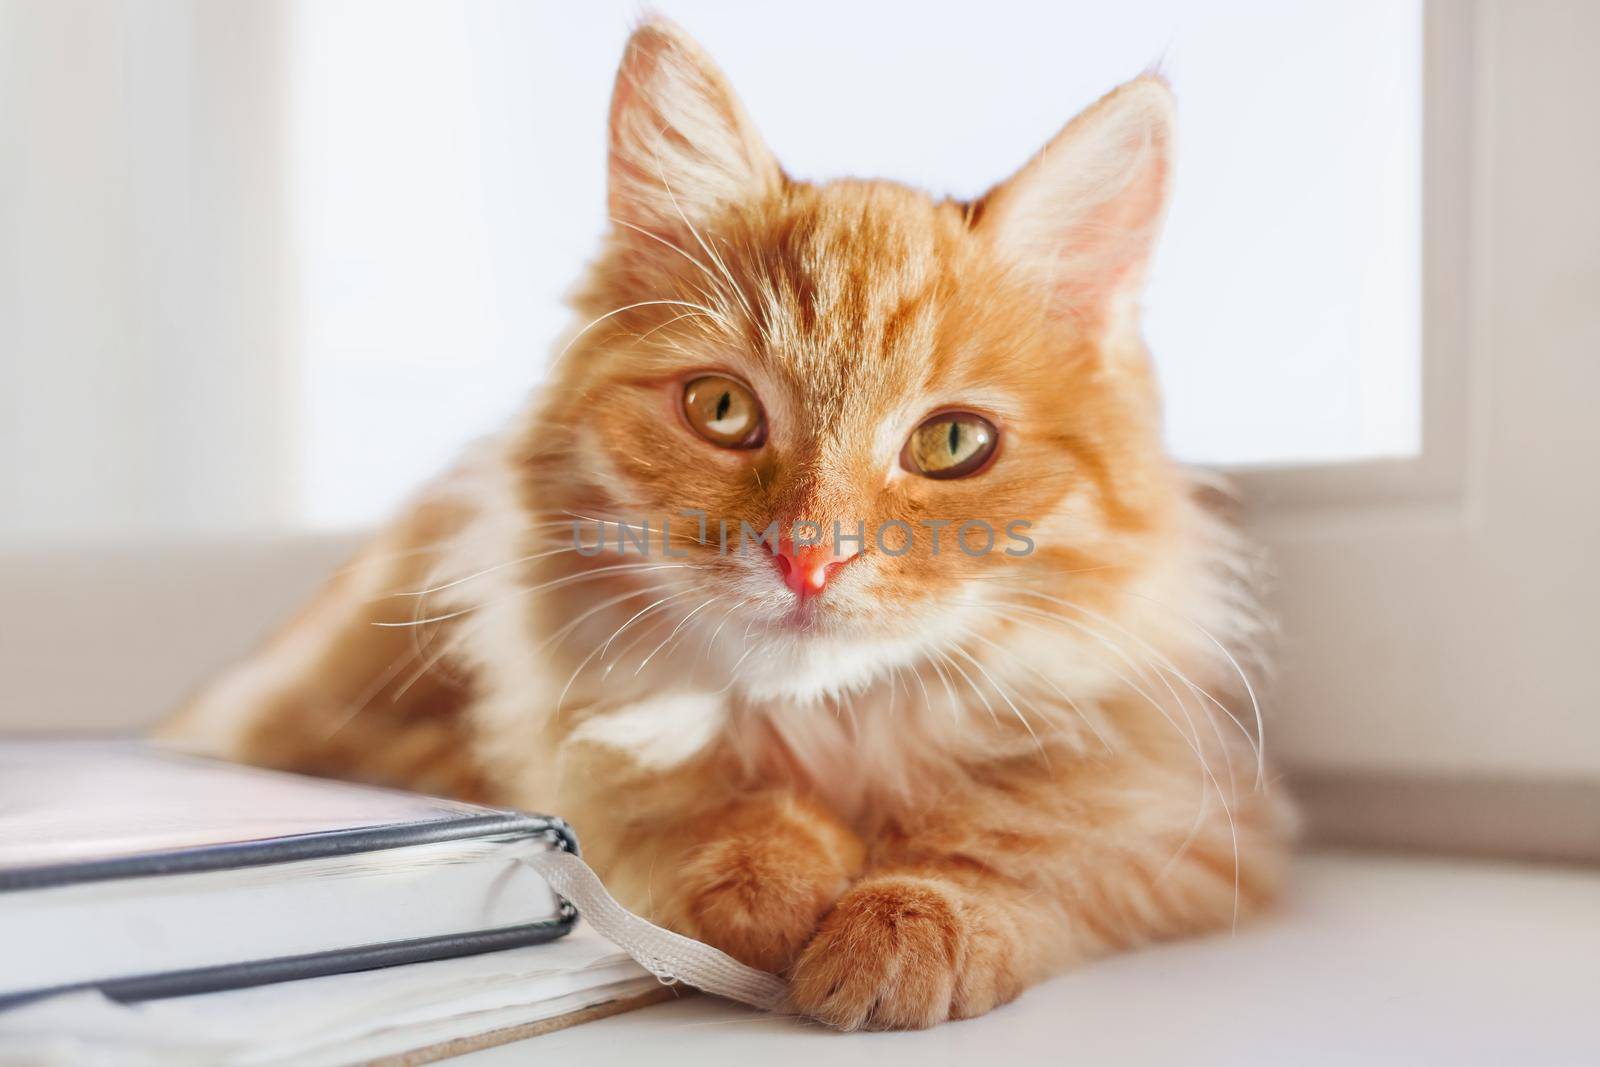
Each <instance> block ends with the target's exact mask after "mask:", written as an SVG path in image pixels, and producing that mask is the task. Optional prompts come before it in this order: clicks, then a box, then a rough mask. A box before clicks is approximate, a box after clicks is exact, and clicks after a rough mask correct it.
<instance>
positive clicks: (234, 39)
mask: <svg viewBox="0 0 1600 1067" xmlns="http://www.w3.org/2000/svg"><path fill="white" fill-rule="evenodd" d="M283 10H284V9H282V8H279V7H276V6H274V5H271V4H259V5H253V4H241V5H216V4H209V3H206V2H204V0H178V2H170V3H159V4H148V3H136V2H131V0H129V2H107V0H90V2H85V0H0V543H3V542H5V541H13V542H15V541H30V542H38V541H41V540H56V539H60V538H63V537H65V538H69V539H74V538H92V537H96V536H101V537H103V536H106V535H112V536H129V535H139V534H151V535H154V534H157V533H161V534H168V535H170V533H171V532H172V531H174V530H185V531H190V532H205V531H208V530H223V529H241V528H267V527H268V526H269V525H270V524H271V523H272V522H273V521H274V520H276V519H277V518H279V517H280V516H281V515H282V513H283V510H284V505H285V501H286V500H287V498H288V495H289V494H288V487H287V485H286V478H287V476H288V474H289V473H290V472H289V469H288V462H287V457H286V456H285V455H284V453H283V449H282V447H281V442H282V441H283V439H284V437H285V432H286V431H285V427H284V411H285V408H286V403H285V400H286V398H287V396H288V390H287V388H286V384H287V383H286V381H285V377H284V376H285V368H286V366H287V361H286V360H285V353H286V352H288V351H289V350H290V347H291V344H292V341H291V339H290V337H289V336H288V330H289V324H290V319H289V315H288V309H287V305H286V301H287V298H288V296H289V293H290V288H291V280H290V278H289V277H288V275H287V273H286V264H287V258H286V255H285V249H284V245H283V237H284V234H285V226H286V223H287V215H286V213H285V196H284V188H283V180H282V179H283V176H284V161H283V155H282V151H283V146H284V133H285V130H284V126H283V120H284V101H283V99H282V92H281V77H282V72H283V62H282V54H283V43H284V42H283V19H282V15H283Z"/></svg>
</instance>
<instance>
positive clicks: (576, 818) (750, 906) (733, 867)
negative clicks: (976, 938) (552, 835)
mask: <svg viewBox="0 0 1600 1067" xmlns="http://www.w3.org/2000/svg"><path fill="white" fill-rule="evenodd" d="M582 777H583V778H584V779H585V780H587V781H588V782H591V783H595V782H609V783H611V785H610V787H609V788H607V789H606V790H604V791H603V793H599V792H596V793H592V794H590V795H589V796H586V797H583V798H582V799H579V798H578V797H577V796H569V798H568V803H567V807H566V808H564V809H563V810H570V811H571V812H572V818H573V822H574V824H575V825H576V826H577V827H578V828H579V833H580V834H581V835H583V839H584V841H585V856H586V857H587V858H588V859H589V861H590V863H591V864H593V865H594V867H595V869H596V870H597V871H598V872H599V873H600V876H601V877H602V878H603V879H604V880H605V883H606V886H607V888H609V889H610V890H611V892H612V893H613V894H614V895H615V896H616V897H617V898H618V899H619V900H621V901H622V902H623V903H624V904H625V905H627V906H628V907H630V908H632V909H634V910H635V911H638V912H640V913H641V914H644V915H647V916H648V917H649V918H651V919H652V920H653V921H655V922H658V923H661V924H662V925H664V926H667V927H669V928H670V929H673V930H676V931H678V932H679V933H682V934H686V935H688V936H690V937H694V938H698V939H699V940H702V941H705V942H707V943H709V944H712V945H715V946H716V947H717V948H720V949H722V950H723V951H724V952H727V953H728V954H729V955H731V956H733V957H735V958H736V959H739V960H741V961H743V962H745V963H748V964H750V965H751V966H754V967H759V968H761V969H763V970H767V971H772V972H774V973H782V972H783V971H785V970H786V969H787V968H788V967H789V966H790V965H791V964H792V963H793V962H794V958H795V956H796V955H797V954H798V953H799V951H800V949H801V948H803V947H804V946H805V944H806V942H807V941H809V940H810V939H811V936H812V934H813V933H814V932H815V931H816V928H817V922H818V920H820V919H821V918H822V916H823V915H824V914H825V913H826V912H827V911H828V909H829V908H830V907H832V905H833V903H834V901H835V900H837V899H838V898H839V896H840V894H842V893H843V892H844V891H845V890H846V889H847V888H849V886H850V884H851V882H852V881H854V879H855V878H856V877H858V876H859V875H860V873H861V870H862V867H863V862H864V859H865V855H866V849H865V846H864V845H863V844H862V841H861V839H860V838H859V837H858V836H857V835H856V834H855V833H854V832H853V831H852V830H850V829H849V828H848V827H847V826H845V825H844V823H842V822H841V821H840V820H839V819H838V818H837V817H835V816H834V815H833V814H832V813H831V812H829V811H828V810H826V809H825V808H823V807H822V806H821V805H820V804H817V803H816V802H814V801H812V800H810V799H808V798H807V797H805V796H803V795H800V794H797V793H795V792H792V791H789V790H786V789H782V788H777V787H767V788H761V787H755V786H752V787H750V788H748V789H743V790H741V789H738V788H734V787H729V786H723V785H721V784H720V783H722V782H727V781H729V780H730V779H729V778H728V777H725V776H723V775H722V774H720V773H715V772H711V771H707V770H706V768H705V767H704V766H695V767H692V768H687V769H685V770H683V771H680V772H678V773H675V774H665V775H661V776H658V777H654V778H648V777H646V776H643V775H640V774H639V773H638V772H637V771H634V772H633V773H630V774H623V773H620V772H619V771H618V770H617V769H616V768H615V767H612V768H608V769H601V768H599V767H594V766H592V765H591V766H588V767H586V768H585V769H584V771H583V773H582Z"/></svg>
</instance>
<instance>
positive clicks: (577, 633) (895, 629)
mask: <svg viewBox="0 0 1600 1067" xmlns="http://www.w3.org/2000/svg"><path fill="white" fill-rule="evenodd" d="M1172 123H1173V107H1172V99H1171V95H1170V92H1169V90H1168V88H1167V86H1166V85H1165V84H1164V83H1163V82H1162V81H1161V80H1160V79H1159V78H1156V77H1153V76H1146V77H1141V78H1139V79H1137V80H1135V81H1132V82H1130V83H1128V84H1126V85H1123V86H1122V87H1120V88H1118V89H1116V90H1115V91H1113V92H1111V93H1110V94H1108V95H1107V96H1105V97H1104V98H1103V99H1101V100H1100V101H1099V102H1097V103H1096V104H1094V105H1093V106H1091V107H1090V108H1089V109H1088V110H1086V111H1085V112H1083V113H1082V114H1081V115H1079V116H1078V117H1077V118H1076V119H1074V120H1073V121H1072V122H1071V123H1070V124H1069V125H1068V126H1067V127H1066V128H1065V129H1064V130H1063V131H1062V132H1061V133H1060V134H1059V135H1058V136H1057V137H1056V138H1055V139H1054V140H1053V141H1051V142H1050V143H1049V144H1048V145H1047V146H1046V147H1045V149H1044V150H1043V151H1041V152H1040V153H1039V154H1038V155H1037V156H1036V157H1034V158H1033V159H1032V160H1031V161H1029V162H1028V163H1027V164H1026V165H1025V166H1024V167H1023V168H1022V169H1021V170H1020V171H1018V172H1017V173H1016V174H1015V175H1013V176H1012V177H1011V178H1009V179H1007V180H1006V181H1004V182H1002V183H1001V184H999V185H997V186H995V187H994V188H993V189H992V190H991V191H990V192H989V193H987V194H986V195H984V196H983V197H981V198H980V199H978V200H975V201H972V202H967V203H962V202H955V201H948V200H945V201H938V200H933V199H931V198H929V197H927V196H925V195H923V194H921V193H918V192H915V191H913V190H911V189H907V188H904V187H902V186H899V185H895V184H891V183H887V182H876V181H837V182H830V183H826V184H820V185H815V184H810V183H806V182H801V181H796V180H794V179H792V178H790V177H788V176H787V175H786V174H784V172H783V171H782V169H780V167H779V165H778V163H777V161H776V160H775V159H774V158H773V156H772V155H771V153H770V152H769V151H768V149H767V148H766V147H765V146H764V145H763V143H762V141H761V139H760V137H759V136H758V135H757V134H756V131H755V129H754V128H753V127H752V125H751V123H750V121H749V119H748V118H747V117H746V115H745V113H744V111H743V110H742V108H741V107H740V105H739V103H738V101H737V100H736V99H735V97H734V95H733V93H732V91H731V90H730V88H729V86H728V85H727V83H726V82H725V81H724V79H723V77H722V76H721V74H720V73H719V72H718V71H717V69H716V68H715V67H714V66H713V65H712V64H711V63H710V61H709V60H708V59H707V58H706V56H705V55H703V54H702V53H701V51H700V50H699V49H698V47H697V46H696V45H695V44H694V43H693V42H692V41H691V40H689V39H688V38H687V37H686V36H685V35H684V34H683V33H682V32H681V31H679V30H677V29H676V28H675V27H673V26H671V25H670V24H667V23H664V22H661V21H650V22H647V23H645V24H644V25H642V26H641V27H640V28H638V29H637V30H636V31H635V33H634V34H633V36H632V38H631V40H630V41H629V43H628V46H627V49H626V52H625V54H624V56H623V59H622V63H621V69H620V70H619V72H618V75H617V81H616V89H615V93H614V96H613V99H612V104H611V115H610V141H609V166H610V171H609V175H610V177H609V209H610V215H611V221H612V226H611V229H610V232H609V234H608V235H607V237H606V239H605V242H604V245H603V247H602V249H601V252H600V255H599V257H598V259H597V260H596V261H595V263H594V264H593V266H592V267H591V269H590V270H589V272H588V274H587V275H586V278H585V280H584V283H583V285H582V287H581V289H580V291H579V292H578V294H577V296H576V298H575V304H576V307H577V309H578V311H579V312H580V314H581V319H580V322H581V323H583V324H584V325H583V326H582V328H581V329H578V330H576V331H575V332H574V333H573V334H572V335H571V338H570V342H569V343H568V344H567V345H566V347H565V348H564V349H563V350H562V351H561V352H560V353H559V355H558V356H557V359H556V363H555V366H554V369H553V370H552V372H551V375H550V381H549V385H548V386H547V387H546V388H545V389H543V390H542V391H541V392H540V393H539V395H538V396H537V397H535V398H534V399H533V400H532V402H531V403H530V404H529V405H528V406H527V408H526V409H525V411H524V412H523V413H522V414H521V415H520V416H519V417H518V418H517V419H515V420H514V421H513V423H512V424H511V425H510V426H508V427H507V428H506V429H505V430H504V432H502V433H501V434H499V435H498V436H496V437H493V438H491V439H489V440H488V441H486V442H484V443H482V444H481V445H480V446H478V447H476V448H475V449H474V450H473V451H472V452H471V453H470V454H469V455H468V456H467V457H466V458H465V459H464V460H463V461H462V463H461V464H460V465H459V467H458V468H457V469H456V470H455V471H454V472H452V473H451V474H449V475H448V476H446V477H444V478H443V479H441V480H440V481H439V482H438V483H437V484H435V485H433V486H431V487H430V488H428V489H427V490H425V491H424V492H423V493H422V494H421V496H420V497H419V498H418V499H417V500H416V502H415V503H414V505H413V506H412V507H411V508H410V510H409V511H408V512H407V513H406V514H404V515H403V516H401V517H400V518H399V519H398V520H396V521H395V522H394V523H393V525H391V526H390V527H389V528H388V529H386V530H385V531H384V532H383V533H381V534H380V535H379V536H378V537H377V539H376V540H375V541H374V542H373V543H372V545H371V546H370V547H369V548H368V549H367V550H366V551H364V552H363V553H362V554H361V555H360V556H359V557H358V558H357V559H356V560H355V561H354V562H353V563H352V564H350V565H349V567H347V568H346V569H345V570H344V571H342V572H341V573H340V574H339V575H337V576H336V577H335V578H334V579H333V580H332V582H331V583H330V584H329V585H328V587H327V588H326V589H325V590H324V591H323V593H322V594H321V595H320V596H319V597H318V598H317V599H316V600H315V601H314V602H313V603H312V604H311V605H310V606H309V607H308V608H307V609H306V610H305V611H304V613H303V614H302V615H301V616H300V617H299V618H297V619H296V620H294V621H293V622H292V623H291V624H290V625H289V627H288V628H287V629H285V630H283V631H282V632H281V633H279V634H278V635H277V637H276V638H275V639H274V640H273V641H272V642H271V643H270V644H269V645H268V646H267V647H266V648H265V649H263V650H262V651H261V652H260V653H259V654H258V655H256V656H255V657H254V658H252V659H251V660H249V661H248V662H246V663H244V664H243V665H241V666H240V667H238V668H237V669H235V670H234V671H233V672H232V673H230V674H229V675H227V676H226V677H224V678H222V679H221V680H220V681H218V682H217V683H216V684H215V685H213V686H212V687H211V688H210V689H209V690H208V691H206V692H205V693H203V694H202V695H201V696H200V697H199V698H198V699H197V700H196V701H195V702H194V703H193V704H192V705H191V706H189V707H188V708H187V709H186V710H185V711H184V712H183V713H182V714H180V715H179V716H178V717H177V718H175V719H174V720H173V721H172V722H170V723H169V724H168V725H167V727H166V729H165V733H166V735H167V736H169V737H172V738H176V739H179V740H181V741H183V742H184V743H187V744H189V745H191V746H193V747H199V748H202V749H205V750H208V751H211V752H214V753H219V754H222V755H225V756H227V757H230V758H234V759H239V760H246V761H250V762H256V763H261V764H267V765H271V766H277V767H285V768H290V769H295V770H301V771H308V772H311V773H316V774H325V775H334V776H341V777H350V778H359V779H366V780H372V781H378V782H384V783H392V784H398V785H403V786H409V787H412V788H415V789H420V790H427V791H435V792H443V793H452V794H456V795H461V796H466V797H470V798H478V799H487V800H491V801H496V802H500V803H507V804H514V805H520V806H523V807H527V808H531V809H535V810H546V811H553V812H556V813H559V814H561V815H563V816H566V817H567V818H568V819H570V820H571V821H572V822H573V824H574V825H575V826H576V827H577V828H578V831H579V833H580V834H581V835H582V838H583V840H584V843H585V846H586V853H585V854H586V856H587V857H588V859H589V860H590V862H591V863H593V865H594V866H595V867H596V869H597V870H599V872H600V873H601V875H602V876H603V877H604V879H605V880H606V883H607V885H608V886H609V887H610V888H611V890H612V891H613V892H614V893H615V894H616V895H617V896H618V897H619V898H620V899H621V900H622V901H623V902H624V903H626V904H627V905H629V906H631V907H632V908H634V909H636V910H638V911H641V912H643V913H645V914H647V915H649V916H650V917H652V918H654V919H655V920H657V921H659V922H661V923H664V924H666V925H668V926H671V927H674V928H676V929H678V930H680V931H682V932H684V933H687V934H690V935H693V936H695V937H699V938H702V939H704V940H706V941H709V942H711V943H712V944H715V945H717V946H720V947H721V948H723V949H725V950H726V951H728V952H730V953H732V954H733V955H734V956H737V957H738V958H740V959H742V960H745V961H747V962H749V963H752V964H754V965H757V966H760V967H764V968H767V969H770V970H772V971H776V972H780V973H783V974H785V975H787V976H788V977H789V979H790V982H791V990H792V997H793V1001H794V1004H795V1006H796V1007H797V1008H798V1009H799V1010H800V1011H803V1012H805V1013H807V1014H809V1015H811V1016H813V1017H815V1018H817V1019H820V1020H823V1021H825V1022H827V1023H830V1024H832V1025H834V1026H837V1027H841V1028H845V1029H853V1028H858V1027H874V1028H877V1027H924V1026H929V1025H932V1024H934V1023H937V1022H939V1021H941V1020H944V1019H950V1018H963V1017H967V1016H972V1015H977V1014H979V1013H982V1012H985V1011H988V1010H989V1009H990V1008H993V1007H995V1006H996V1005H998V1004H1002V1003H1004V1002H1006V1001H1008V1000H1010V999H1011V998H1013V997H1015V996H1016V995H1017V994H1018V993H1019V992H1020V991H1021V990H1022V989H1024V988H1025V987H1026V986H1027V985H1028V984H1029V983H1032V982H1036V981H1038V980H1039V979H1041V978H1043V977H1045V976H1047V975H1049V974H1051V973H1052V972H1055V971H1058V970H1060V969H1062V968H1065V967H1070V966H1073V965H1075V964H1078V963H1081V962H1083V961H1085V960H1088V959H1091V958H1093V957H1096V956H1099V955H1101V954H1104V953H1108V952H1111V951H1113V950H1116V949H1121V948H1126V947H1129V946H1133V945H1137V944H1140V943H1142V942H1147V941H1150V940H1153V939H1158V938H1170V937H1176V936H1182V935H1188V934H1197V933H1201V932H1205V931H1212V930H1219V929H1227V928H1229V927H1230V926H1231V925H1232V924H1234V923H1235V922H1237V921H1238V919H1239V918H1240V917H1241V916H1242V915H1244V914H1246V913H1249V912H1253V911H1256V910H1258V909H1259V908H1260V907H1261V906H1262V905H1263V904H1264V903H1266V902H1267V901H1268V900H1269V898H1270V897H1271V896H1272V894H1273V892H1274V889H1275V887H1276V886H1277V884H1278V882H1279V878H1280V873H1281V870H1282V868H1283V862H1284V845H1283V837H1284V831H1283V828H1284V825H1285V822H1286V819H1285V817H1284V808H1283V806H1282V804H1281V802H1280V801H1279V800H1278V799H1277V798H1276V797H1275V796H1273V795H1271V794H1269V792H1268V791H1267V789H1266V785H1265V779H1264V769H1263V764H1262V762H1261V759H1260V754H1259V747H1258V745H1257V741H1256V736H1258V732H1259V731H1258V727H1259V717H1258V710H1257V709H1256V707H1255V698H1254V694H1253V693H1252V692H1250V690H1249V683H1248V681H1246V679H1245V672H1244V670H1243V669H1242V668H1241V667H1240V664H1239V661H1240V660H1241V659H1243V658H1244V656H1243V655H1242V652H1243V650H1246V649H1249V648H1251V647H1252V646H1253V641H1252V639H1253V638H1254V637H1255V636H1256V635H1257V634H1258V632H1259V631H1260V629H1261V623H1260V621H1259V619H1260V616H1259V613H1258V612H1257V611H1256V609H1255V604H1254V600H1253V598H1252V594H1251V591H1250V589H1249V585H1248V582H1247V581H1246V577H1247V574H1246V571H1247V569H1248V568H1247V567H1246V566H1245V565H1244V563H1243V561H1244V560H1245V559H1246V558H1247V556H1246V554H1245V552H1244V551H1243V547H1242V545H1241V543H1240V542H1239V540H1238V539H1237V538H1236V536H1235V535H1234V534H1233V533H1231V532H1230V531H1229V530H1228V528H1227V527H1226V526H1225V525H1224V524H1223V523H1222V522H1221V521H1220V520H1218V519H1216V518H1214V517H1213V516H1211V515H1210V514H1209V513H1208V512H1207V511H1206V509H1205V508H1204V507H1203V506H1202V505H1201V503H1200V502H1199V500H1198V497H1199V495H1200V493H1201V490H1200V488H1199V486H1198V485H1197V484H1195V483H1194V482H1192V481H1191V480H1190V479H1189V478H1188V477H1187V476H1186V475H1185V474H1184V473H1183V472H1182V471H1180V470H1179V469H1178V468H1177V467H1176V466H1175V465H1174V463H1173V462H1172V461H1171V460H1170V459H1169V458H1168V457H1167V456H1166V455H1165V454H1164V453H1163V450H1162V443H1161V435H1160V412H1159V401H1158V397H1157V394H1156V386H1155V382H1154V378H1153V374H1152V370H1151V367H1150V364H1149V361H1148V356H1147V353H1146V351H1145V349H1144V346H1143V344H1142V342H1141V340H1140V335H1139V328H1138V314H1137V297H1138V293H1139V288H1140V282H1141V278H1142V276H1143V274H1144V272H1145V268H1146V264H1147V262H1148V260H1149V258H1150V255H1151V251H1152V246H1153V244H1154V242H1155V239H1156V234H1157V230H1158V227H1159V223H1160V220H1161V216H1162V211H1163V207H1164V205H1165V203H1166V201H1167V195H1168V187H1169V183H1170V177H1171V169H1172V168H1171V152H1172ZM772 523H777V524H778V525H777V526H776V527H775V528H773V530H775V531H776V532H775V533H774V532H771V531H769V525H770V524H772ZM835 524H838V525H837V527H835ZM816 530H823V531H826V532H827V533H829V534H835V535H838V536H826V535H825V536H824V537H822V538H820V539H818V538H816V537H815V536H814V531H816ZM751 531H755V537H754V538H753V539H752V538H751V537H750V532H751ZM858 534H859V535H860V536H859V537H858ZM763 535H765V536H763ZM597 540H598V541H599V543H598V544H597V543H596V542H597ZM813 540H816V541H817V542H818V543H811V542H812V541H813ZM986 546H987V547H986Z"/></svg>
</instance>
